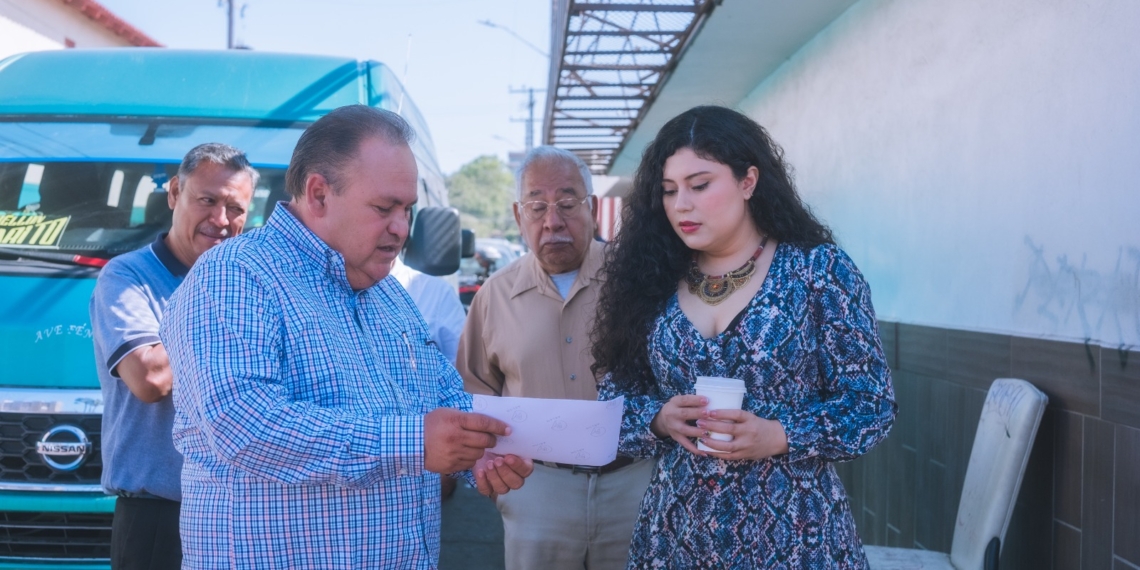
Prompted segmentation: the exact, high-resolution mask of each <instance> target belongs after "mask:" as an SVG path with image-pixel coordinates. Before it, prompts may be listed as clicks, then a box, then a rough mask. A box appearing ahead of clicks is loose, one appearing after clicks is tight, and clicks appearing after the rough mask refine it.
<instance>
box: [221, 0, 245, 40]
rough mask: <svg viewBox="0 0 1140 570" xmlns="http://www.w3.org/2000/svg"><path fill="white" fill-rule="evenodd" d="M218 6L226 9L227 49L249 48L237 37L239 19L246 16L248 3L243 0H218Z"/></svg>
mask: <svg viewBox="0 0 1140 570" xmlns="http://www.w3.org/2000/svg"><path fill="white" fill-rule="evenodd" d="M218 6H222V7H224V8H225V9H226V49H249V48H248V47H246V46H243V45H241V44H240V43H238V38H237V21H238V18H242V17H244V16H245V14H244V12H245V7H246V5H245V4H242V3H241V0H218Z"/></svg>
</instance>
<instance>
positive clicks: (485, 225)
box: [447, 155, 519, 238]
mask: <svg viewBox="0 0 1140 570" xmlns="http://www.w3.org/2000/svg"><path fill="white" fill-rule="evenodd" d="M447 188H448V201H449V202H450V203H451V206H452V207H453V208H455V209H457V210H459V215H460V220H461V222H462V224H463V227H465V228H471V229H473V230H475V235H476V236H478V237H508V238H517V236H518V234H519V230H518V227H517V226H516V225H515V218H514V214H513V213H512V211H511V202H513V201H514V195H515V177H514V176H513V175H512V174H511V171H510V169H508V168H507V165H506V164H504V163H503V161H502V160H499V157H497V156H493V155H483V156H480V157H478V158H476V159H475V160H472V161H471V162H468V163H467V164H464V165H463V166H461V167H459V170H458V171H456V172H455V173H454V174H452V175H451V176H449V177H447Z"/></svg>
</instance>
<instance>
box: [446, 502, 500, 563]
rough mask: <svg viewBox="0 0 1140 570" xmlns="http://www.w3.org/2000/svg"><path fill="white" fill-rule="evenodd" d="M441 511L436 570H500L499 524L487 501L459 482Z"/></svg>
mask: <svg viewBox="0 0 1140 570" xmlns="http://www.w3.org/2000/svg"><path fill="white" fill-rule="evenodd" d="M442 511H443V522H442V525H441V527H442V528H441V537H440V546H439V569H440V570H502V568H503V520H502V519H501V518H500V517H499V511H498V509H496V508H495V504H494V503H492V502H491V500H490V499H488V498H486V497H484V496H482V495H480V494H479V493H478V492H477V491H475V489H472V488H470V487H468V486H467V485H466V484H464V483H462V482H461V483H459V486H458V487H457V488H456V489H455V494H454V495H452V496H451V498H450V499H447V500H446V501H444V502H443V506H442Z"/></svg>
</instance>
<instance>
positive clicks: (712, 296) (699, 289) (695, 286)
mask: <svg viewBox="0 0 1140 570" xmlns="http://www.w3.org/2000/svg"><path fill="white" fill-rule="evenodd" d="M767 244H768V236H764V238H763V239H761V240H760V247H758V248H756V253H754V254H752V257H750V258H748V261H745V262H744V265H741V266H740V267H739V268H737V269H734V270H732V271H729V272H728V273H725V274H724V275H705V274H704V273H701V268H700V267H699V266H697V256H696V255H694V256H693V262H692V264H691V265H689V273H688V274H687V275H685V281H686V282H687V283H688V284H689V292H690V293H692V294H694V295H696V296H697V297H698V298H700V300H701V301H704V302H705V303H706V304H708V305H719V304H720V303H722V302H723V301H724V300H725V299H727V298H728V296H729V295H731V294H732V293H733V292H735V291H736V290H737V289H739V288H741V287H743V286H744V284H745V283H748V280H749V279H752V276H753V275H755V274H756V260H757V259H760V254H761V253H764V246H765V245H767Z"/></svg>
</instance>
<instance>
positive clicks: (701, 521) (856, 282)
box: [599, 244, 897, 569]
mask: <svg viewBox="0 0 1140 570" xmlns="http://www.w3.org/2000/svg"><path fill="white" fill-rule="evenodd" d="M649 356H650V362H651V366H652V370H651V371H647V374H649V375H650V376H647V377H646V378H645V381H644V382H641V385H642V386H643V388H640V389H633V388H629V386H631V385H637V383H635V382H620V383H615V381H614V380H615V379H614V378H613V377H612V376H606V377H605V378H603V380H602V382H601V385H600V390H601V392H600V395H599V398H600V399H603V400H608V399H611V398H614V397H617V396H619V395H624V396H625V398H626V408H625V412H624V416H623V419H622V432H621V440H620V451H621V452H622V453H624V454H627V455H631V456H635V457H653V458H656V459H657V470H656V473H655V474H654V476H653V480H652V481H651V483H650V485H649V490H648V491H647V492H646V495H645V498H644V499H643V500H642V503H641V512H640V515H639V520H638V522H637V526H636V528H635V530H634V535H633V541H632V543H631V545H630V559H629V566H628V567H629V568H638V569H640V568H670V569H688V568H731V569H748V568H756V569H760V568H763V569H774V568H813V569H814V568H843V569H846V568H866V567H867V561H866V558H865V557H864V555H863V548H862V543H861V542H860V540H859V536H858V534H857V533H856V530H855V523H854V520H853V519H852V517H851V508H850V505H849V504H848V501H847V494H846V492H845V491H844V489H843V484H842V483H841V482H840V480H839V476H838V475H837V474H836V471H835V468H834V467H833V466H832V462H835V461H847V460H851V459H854V458H856V457H858V456H860V455H862V454H864V453H866V452H867V451H869V450H870V449H871V448H872V447H874V446H875V445H876V444H878V443H879V442H880V441H882V440H883V439H884V438H885V437H886V435H887V432H888V431H889V430H890V428H891V425H892V423H893V421H894V417H895V412H896V409H897V408H896V405H895V401H894V392H893V390H892V388H891V379H890V371H889V369H888V368H887V363H886V359H885V357H884V354H883V348H882V345H881V343H880V341H879V335H878V326H877V322H876V320H875V313H874V309H873V308H872V306H871V295H870V290H869V289H868V287H867V284H866V282H865V281H864V279H863V276H862V274H861V273H860V272H859V270H858V269H857V268H856V267H855V264H854V263H853V262H852V261H851V259H850V258H849V257H847V255H846V254H845V253H843V251H841V250H840V249H838V248H837V247H835V246H833V245H822V246H819V247H816V248H813V249H810V250H805V249H803V248H799V247H796V246H792V245H788V244H780V245H779V247H778V248H777V251H776V254H775V256H774V258H773V261H772V266H771V268H770V269H769V270H768V275H767V277H766V279H765V282H764V284H763V286H762V287H761V288H760V291H758V292H757V293H756V295H755V297H753V298H752V300H751V301H750V303H749V305H748V306H747V307H746V308H745V309H744V310H743V311H741V313H740V314H739V315H738V316H737V317H736V319H735V320H734V321H733V322H732V324H731V325H730V326H729V327H728V328H727V329H726V330H725V331H724V332H723V333H721V334H720V335H717V336H716V337H713V338H704V337H703V336H702V335H701V334H700V333H699V332H698V331H697V329H696V328H695V327H694V326H693V325H692V324H691V323H690V322H689V320H688V319H687V318H686V316H685V315H684V313H682V312H681V309H680V307H679V305H678V303H677V298H676V296H674V297H673V298H672V299H671V300H670V301H669V302H668V303H667V305H666V307H665V310H664V311H663V312H662V314H660V315H659V316H658V317H657V319H656V321H655V322H654V325H653V329H652V331H651V333H650V337H649ZM697 376H724V377H728V378H739V379H742V380H744V382H745V386H746V393H745V397H744V409H745V410H748V411H750V412H752V413H753V414H756V415H757V416H759V417H762V418H769V419H776V420H779V421H780V423H781V424H782V425H783V426H784V430H785V432H786V433H787V436H788V447H789V452H788V453H787V454H784V455H778V456H775V457H771V458H768V459H764V460H760V461H722V460H719V459H716V458H714V457H698V456H696V455H693V454H692V453H690V452H688V451H686V450H685V449H684V448H682V447H681V446H680V445H678V444H677V443H676V442H674V441H673V440H671V439H659V438H657V437H656V436H655V435H654V434H653V433H652V432H651V431H650V430H649V424H650V422H651V421H652V420H653V418H654V416H656V415H657V412H658V411H659V410H660V409H661V406H662V405H664V403H665V402H666V401H668V400H669V398H671V397H673V396H676V395H678V394H692V393H693V385H694V383H695V382H696V377H697ZM619 386H620V388H619Z"/></svg>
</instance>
